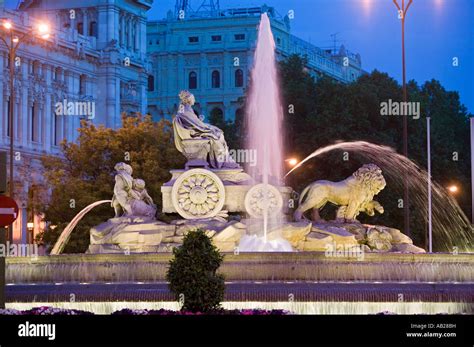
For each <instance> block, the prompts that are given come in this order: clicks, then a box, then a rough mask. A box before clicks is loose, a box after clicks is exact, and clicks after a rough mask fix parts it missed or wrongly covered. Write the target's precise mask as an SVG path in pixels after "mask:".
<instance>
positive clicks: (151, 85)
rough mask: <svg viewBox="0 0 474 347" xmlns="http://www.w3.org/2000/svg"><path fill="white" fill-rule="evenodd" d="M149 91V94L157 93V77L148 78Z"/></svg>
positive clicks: (150, 76)
mask: <svg viewBox="0 0 474 347" xmlns="http://www.w3.org/2000/svg"><path fill="white" fill-rule="evenodd" d="M148 91H149V92H154V91H155V76H153V75H149V76H148Z"/></svg>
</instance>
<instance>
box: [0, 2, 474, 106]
mask: <svg viewBox="0 0 474 347" xmlns="http://www.w3.org/2000/svg"><path fill="white" fill-rule="evenodd" d="M0 1H1V0H0ZM58 1H67V0H58ZM190 1H191V5H192V7H193V8H196V7H197V6H199V4H200V3H201V2H202V1H203V0H190ZM401 1H402V0H398V2H399V3H401ZM406 1H408V0H406ZM16 2H17V0H7V1H6V3H7V4H10V5H11V4H13V3H16ZM264 3H266V4H267V5H269V6H273V7H275V8H276V9H277V11H278V12H279V13H280V14H282V15H284V14H285V13H287V12H288V11H289V10H293V11H294V13H295V19H293V20H292V22H291V27H292V33H293V34H295V35H297V36H299V37H301V38H303V39H305V40H308V41H310V42H312V43H313V44H315V45H318V46H321V47H330V46H332V39H331V36H330V35H331V34H334V33H338V35H337V36H338V39H339V43H343V44H344V45H345V46H346V48H347V49H349V50H350V51H353V52H355V53H357V52H358V53H360V54H361V56H362V65H363V68H364V69H365V70H366V71H372V70H373V69H378V70H380V71H384V72H387V73H388V74H389V75H391V76H393V77H395V78H396V79H397V80H398V81H401V48H400V21H399V19H398V18H397V12H396V8H395V5H394V4H393V2H392V0H220V5H221V8H229V7H234V8H235V7H239V6H261V5H262V4H264ZM174 4H175V0H154V4H153V7H152V9H151V10H150V11H149V12H148V17H149V19H162V18H164V17H165V15H166V12H167V11H168V10H170V9H171V10H173V9H174ZM473 22H474V0H413V4H412V6H411V8H410V10H409V12H408V15H407V23H406V49H407V52H406V57H407V79H408V80H410V79H414V80H416V81H417V82H418V83H419V84H422V83H423V82H425V81H427V80H430V79H432V78H435V79H437V80H439V81H441V83H442V85H443V86H444V87H445V88H446V89H448V90H456V91H459V93H460V95H461V101H462V102H463V103H464V104H465V105H466V106H467V107H468V109H469V111H470V112H471V113H474V25H473ZM453 57H457V58H458V59H459V66H458V67H453V66H452V61H453Z"/></svg>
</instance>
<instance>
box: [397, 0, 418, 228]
mask: <svg viewBox="0 0 474 347" xmlns="http://www.w3.org/2000/svg"><path fill="white" fill-rule="evenodd" d="M392 1H393V3H394V4H395V6H396V7H397V9H398V18H399V19H400V21H401V24H402V82H403V87H402V88H403V102H407V84H406V73H405V71H406V64H405V18H406V15H407V12H408V9H409V8H410V6H411V4H412V2H413V0H408V2H407V3H405V0H401V5H399V4H398V0H392ZM403 155H404V156H405V157H408V115H404V116H403ZM405 175H406V172H405ZM409 198H410V197H409V195H408V179H407V177H405V186H404V190H403V206H405V214H404V227H405V232H406V233H407V234H408V235H410V206H409V205H410V203H409Z"/></svg>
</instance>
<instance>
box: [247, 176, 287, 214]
mask: <svg viewBox="0 0 474 347" xmlns="http://www.w3.org/2000/svg"><path fill="white" fill-rule="evenodd" d="M282 207H283V197H282V196H281V193H280V191H279V190H278V189H277V188H276V187H274V186H272V185H271V184H264V183H260V184H257V185H255V186H253V187H252V188H250V189H249V191H248V192H247V194H246V195H245V210H246V211H247V213H248V214H249V215H250V216H251V217H254V218H263V217H264V213H265V209H266V210H267V216H268V217H272V216H274V215H276V214H278V213H279V212H280V211H281V209H282Z"/></svg>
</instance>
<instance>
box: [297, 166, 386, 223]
mask: <svg viewBox="0 0 474 347" xmlns="http://www.w3.org/2000/svg"><path fill="white" fill-rule="evenodd" d="M385 185H386V182H385V178H384V177H383V175H382V170H381V169H380V168H379V167H378V166H377V165H375V164H365V165H363V166H362V167H360V168H359V169H358V170H357V171H356V172H354V173H353V174H352V175H351V176H350V177H348V178H346V179H345V180H343V181H340V182H331V181H325V180H321V181H316V182H313V183H311V184H310V185H309V186H307V187H306V188H305V189H304V190H303V192H302V193H301V197H300V201H299V206H298V208H297V209H296V211H295V214H294V217H295V220H297V221H299V220H301V219H302V218H303V213H304V212H306V211H307V210H310V209H313V214H312V219H313V220H314V221H317V220H319V219H320V216H319V209H321V208H323V207H324V205H326V204H327V203H328V202H331V203H333V204H335V205H338V206H340V207H339V210H338V212H337V219H340V220H342V219H343V220H345V221H348V222H353V221H357V219H356V217H357V216H358V215H359V213H360V212H365V213H367V214H368V215H370V216H373V215H374V214H375V212H374V210H375V211H378V212H379V213H383V212H384V211H383V207H382V205H380V203H378V202H377V201H375V200H373V198H374V196H375V195H377V194H378V193H380V191H381V190H382V189H384V188H385Z"/></svg>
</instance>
